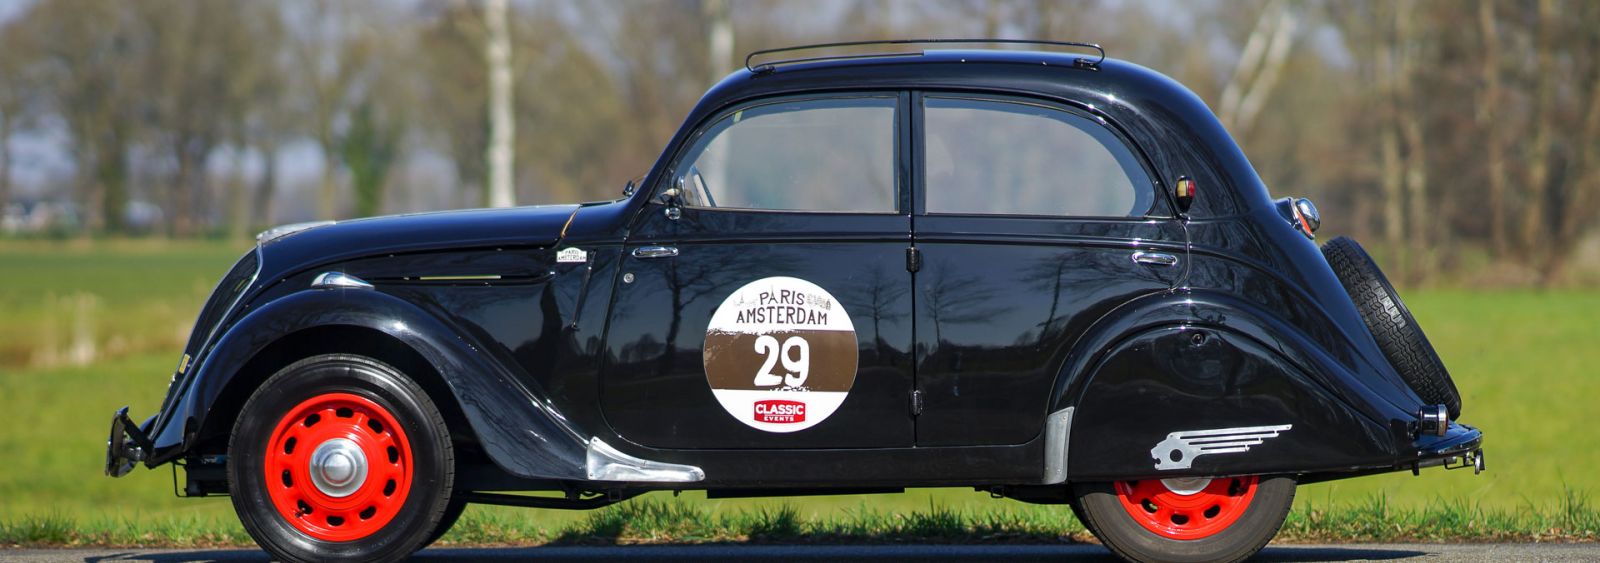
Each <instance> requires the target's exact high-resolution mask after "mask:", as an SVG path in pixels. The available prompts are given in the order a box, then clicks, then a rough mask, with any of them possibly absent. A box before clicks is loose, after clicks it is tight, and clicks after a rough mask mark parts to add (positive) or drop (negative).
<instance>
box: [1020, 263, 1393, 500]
mask: <svg viewBox="0 0 1600 563" xmlns="http://www.w3.org/2000/svg"><path fill="white" fill-rule="evenodd" d="M1074 348H1075V350H1079V351H1082V352H1075V353H1074V354H1073V356H1071V357H1069V358H1068V362H1067V365H1066V367H1065V368H1064V369H1063V371H1062V376H1061V377H1059V378H1058V380H1057V383H1056V388H1055V395H1054V397H1053V399H1052V400H1053V404H1052V406H1051V411H1050V412H1057V411H1060V410H1062V409H1065V408H1067V407H1074V411H1075V412H1074V414H1073V416H1072V428H1071V434H1072V435H1071V436H1070V437H1069V440H1068V444H1069V448H1068V452H1067V453H1068V456H1067V460H1068V471H1067V473H1068V476H1069V478H1070V479H1072V480H1104V479H1113V478H1115V479H1131V478H1142V477H1157V476H1160V477H1172V476H1181V475H1223V474H1243V473H1302V472H1313V471H1326V470H1333V469H1348V468H1354V467H1375V466H1384V465H1390V464H1392V463H1393V462H1394V461H1395V459H1396V458H1397V456H1398V450H1397V448H1399V447H1400V446H1401V445H1403V444H1409V443H1410V441H1411V440H1410V436H1409V430H1408V426H1407V425H1408V423H1409V422H1410V421H1411V418H1412V416H1411V415H1410V414H1409V413H1405V412H1402V411H1400V410H1399V409H1397V408H1395V407H1394V405H1393V404H1392V403H1391V402H1389V401H1387V400H1385V399H1384V398H1383V397H1382V396H1380V395H1379V394H1377V393H1376V392H1375V391H1373V390H1372V389H1370V388H1369V387H1368V386H1367V385H1365V384H1363V383H1362V378H1363V377H1373V376H1375V375H1377V374H1374V373H1366V374H1362V373H1361V372H1359V371H1357V370H1353V369H1351V368H1349V367H1347V366H1345V365H1343V364H1340V363H1339V362H1337V361H1336V360H1334V356H1333V355H1331V354H1328V353H1327V352H1326V351H1324V350H1322V349H1320V347H1319V346H1318V345H1317V344H1315V343H1314V342H1313V341H1311V340H1310V339H1309V338H1307V337H1306V336H1305V335H1304V334H1303V333H1302V332H1301V331H1300V330H1298V329H1296V328H1295V327H1293V326H1291V325H1289V324H1287V323H1284V322H1282V321H1281V320H1280V319H1277V318H1276V317H1275V316H1274V315H1272V314H1270V313H1269V312H1267V311H1264V310H1261V309H1260V308H1259V307H1257V306H1255V305H1253V304H1251V303H1248V302H1244V301H1242V300H1239V299H1236V298H1233V297H1230V296H1228V295H1224V294H1218V293H1208V292H1176V293H1161V294H1156V295H1151V296H1147V297H1145V298H1141V299H1139V300H1136V301H1134V302H1131V303H1129V304H1127V305H1125V306H1124V307H1121V308H1119V309H1118V310H1117V311H1114V312H1113V313H1112V314H1110V315H1107V317H1106V318H1105V319H1102V320H1101V321H1100V322H1098V323H1097V324H1096V325H1095V327H1094V328H1093V329H1091V331H1090V332H1089V333H1087V334H1086V335H1085V336H1084V337H1083V339H1081V340H1080V342H1079V343H1078V345H1077V346H1075V347H1074ZM1282 426H1288V427H1289V428H1279V427H1282ZM1257 427H1269V428H1272V429H1273V430H1262V431H1260V432H1262V433H1269V434H1270V433H1275V434H1276V435H1275V436H1271V437H1266V438H1263V439H1262V441H1261V443H1260V444H1256V445H1251V446H1250V449H1249V450H1248V452H1230V453H1228V454H1223V453H1220V452H1219V453H1215V454H1208V455H1199V456H1194V457H1192V458H1191V459H1188V460H1186V462H1185V463H1178V462H1175V461H1172V460H1168V461H1166V462H1162V463H1158V462H1157V461H1158V460H1157V459H1155V456H1156V454H1157V452H1155V451H1153V450H1156V449H1158V448H1157V446H1158V445H1160V444H1163V443H1167V445H1169V446H1170V445H1172V442H1167V441H1168V439H1169V438H1171V436H1170V435H1172V434H1174V433H1185V432H1194V431H1206V430H1218V429H1235V428H1257ZM1187 436H1189V435H1187V434H1185V435H1180V436H1178V438H1179V439H1180V440H1185V442H1184V443H1188V442H1187V441H1186V440H1188V438H1187ZM1163 451H1166V450H1163ZM1158 465H1159V466H1160V467H1159V468H1158Z"/></svg>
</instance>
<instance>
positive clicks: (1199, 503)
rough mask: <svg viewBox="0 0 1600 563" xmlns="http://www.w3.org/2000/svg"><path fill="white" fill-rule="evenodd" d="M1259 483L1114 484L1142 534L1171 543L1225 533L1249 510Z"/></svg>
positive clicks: (1165, 481)
mask: <svg viewBox="0 0 1600 563" xmlns="http://www.w3.org/2000/svg"><path fill="white" fill-rule="evenodd" d="M1258 482H1259V479H1258V478H1257V477H1256V476H1254V475H1250V476H1245V477H1218V478H1214V479H1213V478H1205V477H1191V478H1178V479H1150V480H1144V481H1117V482H1116V484H1115V489H1116V493H1117V500H1118V501H1120V502H1121V503H1122V507H1123V508H1124V509H1126V510H1127V511H1128V515H1129V516H1132V517H1133V521H1134V522H1137V523H1139V525H1140V526H1143V527H1144V528H1145V529H1146V530H1149V531H1151V532H1154V533H1156V534H1157V535H1159V536H1161V537H1164V538H1168V539H1174V540H1198V539H1205V538H1209V537H1211V536H1214V535H1216V534H1218V533H1221V532H1222V531H1224V530H1227V529H1228V528H1229V527H1230V526H1232V525H1233V524H1234V523H1235V522H1238V521H1239V517H1240V516H1243V515H1244V514H1245V512H1247V511H1248V510H1249V509H1250V501H1251V500H1252V499H1254V498H1255V495H1256V485H1257V483H1258Z"/></svg>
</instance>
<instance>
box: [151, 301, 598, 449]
mask: <svg viewBox="0 0 1600 563" xmlns="http://www.w3.org/2000/svg"><path fill="white" fill-rule="evenodd" d="M329 326H346V327H360V328H365V329H370V330H374V331H378V332H381V333H383V334H385V335H388V336H389V337H392V338H393V339H395V340H397V341H399V342H401V343H403V344H404V345H406V346H408V347H410V348H411V349H412V350H413V351H415V352H416V353H417V354H418V355H420V356H421V357H422V358H423V359H424V360H426V361H427V362H428V363H429V364H430V365H431V366H432V367H433V368H434V370H435V371H436V372H437V373H438V374H439V376H440V378H441V379H443V380H444V383H445V384H446V385H447V386H448V387H449V389H450V393H451V395H452V397H451V399H452V400H454V401H455V402H456V404H457V405H458V406H459V407H460V409H461V412H462V414H463V415H464V417H465V419H466V421H467V422H468V424H469V425H470V427H471V430H472V432H473V433H474V434H475V435H476V437H477V438H478V441H479V442H480V443H481V444H482V445H483V448H484V450H485V451H486V453H488V455H489V457H490V458H491V459H492V460H493V461H494V462H495V464H496V465H498V466H500V468H501V469H504V470H505V471H506V472H508V473H510V474H512V475H514V476H517V477H522V478H526V479H583V478H584V476H585V473H584V455H585V446H586V440H585V439H584V438H583V437H582V436H581V435H580V434H579V433H578V432H577V431H576V430H575V429H573V428H572V427H571V426H570V425H568V424H567V423H566V422H565V421H564V420H563V419H562V417H561V415H560V414H559V413H557V412H555V411H554V410H553V409H551V408H549V407H548V406H547V405H546V404H545V403H544V402H543V401H541V400H539V399H538V397H539V396H540V395H539V394H538V393H537V390H530V389H528V388H527V387H525V385H524V383H523V381H524V380H523V379H522V378H519V377H517V376H516V375H515V373H516V372H515V371H514V369H515V368H511V367H508V365H506V364H505V363H502V362H499V361H495V360H494V358H493V355H492V354H489V353H486V351H487V349H486V348H485V347H484V346H483V345H481V344H479V343H477V342H474V341H472V339H471V337H470V336H469V335H467V333H465V332H464V331H460V330H456V329H453V328H451V327H449V326H448V323H447V322H446V321H443V320H441V319H439V318H438V317H436V316H435V315H432V314H429V313H428V312H426V311H424V310H423V309H421V308H419V307H417V306H415V305H413V304H411V303H408V302H406V301H404V300H401V299H399V298H396V297H394V296H391V295H387V294H385V293H382V292H380V291H374V290H366V289H308V290H303V291H299V292H296V293H293V294H290V295H287V296H284V297H282V298H279V299H276V300H274V301H272V302H270V303H268V304H266V305H265V306H262V307H260V308H259V309H256V310H255V311H253V312H251V313H250V314H249V315H248V316H246V317H244V318H243V319H241V320H240V321H239V322H238V323H237V324H235V325H234V326H233V327H231V328H230V329H229V330H228V331H227V333H226V334H225V335H224V336H223V337H222V338H221V340H219V341H218V342H217V345H216V346H215V347H214V348H213V350H212V351H210V352H209V353H208V354H207V357H206V358H205V359H204V361H203V364H202V365H201V366H200V368H199V371H198V372H197V373H196V374H195V376H194V377H191V378H189V379H188V383H187V385H186V388H185V389H184V390H183V391H182V394H181V395H180V397H179V399H178V400H177V401H174V402H173V404H172V405H171V406H170V407H169V408H170V409H171V412H166V413H162V414H163V416H162V417H161V418H162V419H165V420H170V421H172V422H173V423H171V424H167V425H165V426H164V427H163V428H161V429H160V433H159V434H158V435H157V436H156V437H155V440H154V441H155V454H156V455H154V456H152V457H151V458H150V460H149V461H147V465H150V466H151V467H154V466H156V465H159V464H161V463H164V462H166V461H169V460H171V459H173V458H176V457H178V456H179V455H182V454H183V453H184V452H186V451H187V450H188V449H189V448H191V447H193V446H194V444H193V443H192V442H193V440H194V437H195V436H194V429H198V428H203V427H204V425H205V423H206V419H207V417H209V416H212V415H213V413H212V412H211V408H212V406H213V405H216V404H217V403H218V399H219V397H220V396H221V395H222V393H223V392H224V390H225V389H228V387H229V384H230V382H232V381H233V379H234V378H235V377H236V376H237V375H239V373H240V372H241V368H243V367H244V366H246V365H248V364H249V363H250V360H251V359H252V358H254V357H256V355H257V354H260V353H261V352H262V351H263V350H265V349H266V348H267V347H268V346H270V345H272V343H274V342H277V341H279V340H280V339H283V338H285V337H287V336H290V335H292V334H295V333H296V332H299V331H303V330H307V329H311V328H316V327H329ZM435 400H444V398H442V397H435ZM178 421H183V424H176V422H178Z"/></svg>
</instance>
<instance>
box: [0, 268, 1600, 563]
mask: <svg viewBox="0 0 1600 563" xmlns="http://www.w3.org/2000/svg"><path fill="white" fill-rule="evenodd" d="M247 248H248V245H247V244H245V243H221V242H217V243H160V242H140V241H131V242H113V243H94V244H88V243H42V242H16V241H0V413H5V415H6V416H7V418H8V419H9V420H8V421H7V424H4V425H0V452H5V453H6V454H7V455H9V456H10V457H11V458H12V459H11V460H10V461H9V462H8V463H6V464H5V465H4V466H3V468H0V544H3V543H6V542H7V540H6V538H12V540H13V541H14V540H15V538H18V537H41V538H42V537H54V536H51V534H68V536H70V537H71V538H77V539H75V540H73V539H70V538H68V539H63V540H62V541H63V542H66V543H71V542H74V541H75V542H78V543H84V542H88V543H95V542H96V541H98V542H99V543H121V544H130V543H141V540H139V538H141V537H145V538H188V539H186V540H183V541H177V540H173V541H177V543H181V544H184V545H209V544H213V543H218V544H227V543H230V542H235V541H238V540H239V537H240V536H238V534H239V533H240V531H239V529H238V525H237V523H236V522H235V521H234V520H233V517H232V509H231V506H229V504H228V502H227V500H226V499H178V498H174V496H173V492H172V475H171V473H170V471H169V470H168V469H166V468H163V469H161V470H156V471H146V470H137V471H136V472H135V473H134V474H133V475H130V476H129V477H126V478H124V479H120V480H112V479H108V478H106V477H103V476H102V475H101V474H100V470H101V464H102V462H103V459H102V457H103V448H104V444H105V431H106V427H107V423H108V417H109V415H110V413H111V412H112V411H113V410H114V409H116V408H117V407H120V406H122V405H125V404H126V405H132V407H133V408H132V411H133V412H134V413H135V415H136V416H140V417H142V416H145V415H148V414H150V413H151V412H152V411H153V410H154V409H155V408H156V407H157V406H158V405H159V401H160V399H161V394H162V393H163V391H164V389H165V384H166V380H167V377H168V375H169V374H170V373H171V370H172V367H173V364H174V362H175V361H176V357H177V354H178V347H179V346H180V343H181V340H182V338H183V337H184V336H185V334H186V332H187V328H188V323H190V322H192V319H193V316H194V314H195V311H196V310H197V309H198V308H199V305H200V302H201V301H202V300H203V299H204V297H205V295H206V294H207V292H209V291H210V288H211V286H212V285H213V284H214V283H215V281H216V278H217V277H218V276H220V275H221V273H222V272H223V270H225V269H226V268H227V267H228V265H229V264H230V263H231V262H232V261H233V260H234V259H235V258H237V256H238V255H239V254H240V253H242V252H243V251H244V250H245V249H247ZM1406 298H1407V301H1408V304H1409V305H1410V306H1411V309H1412V311H1413V313H1414V314H1415V315H1416V316H1417V317H1418V319H1419V320H1420V321H1421V323H1422V324H1423V326H1424V327H1425V328H1426V329H1427V330H1428V334H1429V336H1430V337H1431V338H1432V340H1433V342H1434V344H1435V346H1436V347H1437V348H1438V350H1439V353H1440V354H1441V355H1442V356H1443V357H1444V359H1445V362H1446V363H1447V365H1449V367H1450V369H1451V371H1452V373H1453V375H1454V376H1455V379H1456V382H1457V384H1458V385H1459V386H1460V388H1461V390H1462V393H1463V395H1464V404H1465V407H1464V409H1463V412H1464V414H1463V419H1464V420H1465V421H1467V422H1470V423H1472V424H1476V425H1478V426H1480V427H1481V428H1483V429H1484V430H1485V432H1486V433H1487V439H1486V443H1485V448H1486V451H1487V454H1488V456H1487V460H1488V464H1489V471H1488V472H1486V473H1485V474H1483V475H1479V476H1473V475H1472V473H1471V472H1470V471H1453V472H1445V471H1443V470H1439V469H1433V470H1428V471H1425V472H1424V473H1423V476H1422V477H1420V478H1418V477H1412V476H1411V475H1410V474H1409V473H1403V474H1394V475H1387V476H1378V477H1367V478H1361V479H1355V480H1349V481H1341V482H1335V483H1326V484H1320V485H1313V486H1307V487H1303V488H1302V489H1301V491H1300V493H1299V500H1298V501H1297V508H1296V513H1295V514H1296V516H1294V518H1293V519H1291V522H1290V524H1289V526H1288V528H1286V530H1287V532H1286V533H1288V534H1290V536H1291V537H1303V538H1307V539H1317V538H1320V537H1322V536H1319V534H1323V533H1331V531H1340V535H1339V536H1338V537H1357V538H1362V537H1365V538H1383V537H1397V536H1396V534H1400V536H1399V537H1417V538H1423V539H1427V538H1430V537H1443V536H1442V535H1441V534H1444V533H1445V532H1447V531H1449V530H1465V529H1473V526H1480V527H1482V526H1488V527H1489V528H1486V529H1487V530H1489V531H1493V530H1501V531H1505V532H1506V533H1511V532H1515V533H1516V534H1518V535H1516V537H1538V536H1539V535H1540V534H1547V535H1548V534H1551V533H1552V532H1551V529H1560V530H1562V531H1561V532H1558V533H1555V534H1554V535H1556V536H1558V537H1585V534H1589V535H1590V536H1592V534H1593V533H1594V530H1596V529H1597V528H1600V526H1597V522H1600V518H1596V516H1595V515H1596V511H1595V510H1594V509H1592V508H1590V507H1588V505H1587V504H1586V501H1585V499H1586V497H1587V495H1588V494H1590V493H1591V492H1600V473H1597V472H1596V471H1595V470H1594V468H1595V467H1597V466H1600V432H1595V431H1594V430H1593V426H1594V425H1593V424H1592V420H1591V419H1590V418H1589V417H1590V412H1591V411H1592V408H1591V406H1590V401H1591V400H1592V398H1593V397H1595V396H1600V370H1597V369H1596V368H1595V366H1597V365H1600V342H1597V340H1596V337H1600V292H1533V291H1524V292H1496V293H1480V292H1471V291H1456V290H1423V291H1408V292H1406ZM85 303H87V305H86V304H85ZM85 346H88V347H90V348H92V354H90V355H88V356H83V355H77V356H75V354H82V352H83V349H84V347H85ZM52 349H53V351H47V352H39V350H52ZM86 357H92V358H93V360H92V362H91V363H88V364H87V365H72V364H73V363H74V361H77V360H81V359H85V358H86ZM684 496H685V497H689V498H690V499H694V498H695V497H699V496H701V495H696V494H686V495H684ZM685 505H688V507H685ZM629 507H633V508H629ZM673 510H692V511H695V512H693V514H694V515H698V516H695V517H696V518H698V519H699V521H701V524H696V525H697V526H701V527H699V528H695V529H693V530H688V529H680V530H678V531H677V532H674V533H675V534H678V533H681V534H687V535H688V536H690V537H691V539H692V538H702V539H718V538H721V539H730V538H731V539H738V538H746V539H748V538H750V537H757V538H761V537H784V536H783V535H782V534H779V533H776V532H771V533H769V532H763V531H762V530H768V529H769V528H770V526H776V525H778V524H772V523H770V522H769V523H767V524H762V523H761V522H763V520H762V519H763V518H768V519H776V520H777V521H779V524H782V522H788V524H782V525H783V526H789V527H788V528H782V529H786V530H789V532H784V533H795V532H794V531H795V530H804V531H807V533H808V534H811V535H821V536H829V535H830V534H831V535H833V536H837V537H845V538H865V539H869V540H870V539H871V538H872V537H878V536H875V535H874V534H878V535H879V536H884V537H887V536H889V535H893V534H911V535H915V534H920V533H931V532H930V530H935V528H927V527H926V525H927V523H928V522H937V521H943V522H945V524H946V525H947V527H949V526H954V527H956V528H959V529H962V530H966V532H964V533H967V534H969V536H974V535H975V536H982V535H986V534H987V535H993V536H995V537H996V538H999V539H1005V538H1009V537H1024V536H1025V537H1029V538H1036V539H1037V537H1041V536H1038V535H1039V534H1045V535H1052V534H1053V535H1056V536H1059V535H1062V534H1067V535H1068V536H1070V533H1071V531H1072V530H1075V529H1077V528H1075V526H1076V524H1075V522H1074V521H1073V519H1072V517H1071V516H1070V513H1068V512H1063V510H1062V509H1061V508H1059V507H1035V506H1030V505H1024V504H1020V503H1016V502H1013V501H998V500H991V499H989V498H988V497H987V495H984V494H980V493H975V492H973V491H970V490H960V489H941V490H929V491H917V492H913V493H907V494H903V495H887V496H867V497H816V498H794V499H770V500H712V501H707V500H704V499H703V498H701V499H700V500H690V501H689V502H687V503H685V502H683V501H681V500H672V499H671V497H670V496H666V495H651V496H648V497H646V499H645V502H642V503H641V502H637V501H636V502H633V503H629V504H628V505H625V506H623V507H617V508H613V509H610V510H608V511H603V512H599V513H594V514H586V513H566V512H558V511H536V510H518V509H502V508H479V507H474V508H473V509H471V510H469V512H468V515H467V517H466V520H465V525H463V526H462V527H461V529H460V530H458V531H457V532H454V533H453V534H452V537H454V538H456V539H460V540H471V541H488V542H493V543H517V541H516V538H523V539H522V541H528V540H534V539H538V540H541V541H544V540H562V538H565V540H562V541H596V540H595V538H596V537H599V538H601V540H600V541H604V537H605V536H606V535H607V534H608V533H609V532H607V530H612V529H613V528H615V526H616V524H615V522H613V523H611V524H607V523H606V522H610V520H606V519H607V518H613V519H615V518H618V517H620V516H615V515H612V516H607V515H608V514H613V513H615V514H620V515H622V516H628V515H632V516H629V517H638V518H644V517H645V516H647V515H651V514H654V515H657V516H659V514H661V513H662V511H669V512H670V511H673ZM785 514H787V515H788V516H784V515H785ZM763 515H765V516H763ZM952 515H953V516H952ZM1380 515H1381V516H1380ZM1474 515H1476V516H1474ZM657 516H650V518H656V517H657ZM680 516H681V514H680ZM941 518H942V519H944V520H940V519H941ZM1462 519H1465V520H1466V521H1469V522H1475V523H1470V524H1462V523H1461V522H1462ZM918 522H921V523H920V524H919V523H918ZM986 522H987V523H989V524H986ZM995 522H1001V523H1003V524H1004V525H1003V526H1002V525H1000V524H995V526H999V527H998V528H996V527H990V528H985V527H984V526H989V525H990V524H993V523H995ZM1452 523H1456V524H1460V525H1459V526H1456V525H1455V524H1452ZM606 526H611V528H607V527H606ZM762 526H768V527H767V528H764V527H762ZM906 526H911V527H912V528H914V529H912V528H906ZM917 526H923V527H921V528H918V527H917ZM1452 526H1454V527H1452ZM596 529H598V530H599V532H595V531H594V530H596ZM584 530H589V531H588V532H585V531H584ZM630 530H634V531H631V532H626V533H623V532H618V534H620V537H622V538H623V539H624V540H626V541H644V540H648V539H649V538H651V537H656V536H652V535H651V534H653V533H655V532H651V531H650V530H649V529H644V528H641V529H637V530H635V529H632V528H630ZM641 530H642V531H641ZM663 530H665V528H663ZM874 530H876V531H874ZM917 530H921V531H917ZM1408 530H1409V531H1408ZM1430 530H1431V531H1430ZM657 531H660V530H657ZM24 532H26V533H24ZM72 534H76V535H72ZM96 534H99V535H96ZM618 534H613V536H617V535H618ZM1384 534H1388V535H1384ZM1019 535H1020V536H1019ZM68 536H62V537H63V538H67V537H68ZM95 538H100V539H99V540H95ZM208 538H209V539H208ZM230 538H231V539H230ZM585 538H587V539H585ZM641 538H642V539H641ZM113 539H115V541H113ZM613 539H614V540H615V537H614V538H613ZM617 541H621V540H617Z"/></svg>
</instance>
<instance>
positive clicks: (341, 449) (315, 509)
mask: <svg viewBox="0 0 1600 563" xmlns="http://www.w3.org/2000/svg"><path fill="white" fill-rule="evenodd" d="M263 465H264V466H265V467H264V469H265V472H266V474H265V477H266V485H267V493H268V496H269V497H270V498H271V501H272V505H273V507H274V508H276V509H277V512H278V514H279V515H280V516H282V517H283V519H284V520H285V521H286V522H288V523H289V525H290V526H292V527H294V529H296V530H299V531H300V532H303V533H305V534H306V535H308V536H311V537H313V538H316V539H319V540H324V541H333V542H343V541H355V540H359V539H363V538H366V537H368V536H371V535H373V534H374V533H377V532H378V531H379V530H382V529H383V527H384V526H385V525H386V524H388V523H389V522H390V521H391V520H393V519H394V517H395V515H397V514H399V512H400V509H401V507H403V506H404V505H405V501H406V497H407V495H408V494H409V493H410V491H411V479H412V473H413V466H412V453H411V444H410V442H409V441H408V440H407V438H406V433H405V430H404V429H402V428H401V426H400V421H399V420H398V419H396V418H395V416H394V415H393V414H392V413H390V412H389V410H388V409H386V408H384V407H383V406H382V405H379V404H378V403H377V402H375V401H373V400H371V399H368V398H366V397H362V396H360V395H355V394H351V393H325V394H321V395H317V396H314V397H311V398H310V399H306V400H305V401H303V402H301V403H300V404H298V405H295V406H294V407H293V408H291V409H289V412H287V413H285V414H284V415H283V418H281V419H279V420H278V425H277V426H276V427H275V428H274V429H273V431H272V437H271V439H270V440H269V441H268V443H267V450H266V460H265V463H264V464H263Z"/></svg>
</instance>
